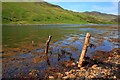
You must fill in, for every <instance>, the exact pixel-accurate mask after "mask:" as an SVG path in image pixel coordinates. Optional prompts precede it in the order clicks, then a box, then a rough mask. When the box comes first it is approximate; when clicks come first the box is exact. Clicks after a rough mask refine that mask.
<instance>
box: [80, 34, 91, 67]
mask: <svg viewBox="0 0 120 80" xmlns="http://www.w3.org/2000/svg"><path fill="white" fill-rule="evenodd" d="M89 40H90V34H89V33H87V34H86V38H85V42H84V46H83V49H82V52H81V56H80V58H79V62H78V67H82V63H83V61H84V57H85V55H86V52H87V48H88V46H89Z"/></svg>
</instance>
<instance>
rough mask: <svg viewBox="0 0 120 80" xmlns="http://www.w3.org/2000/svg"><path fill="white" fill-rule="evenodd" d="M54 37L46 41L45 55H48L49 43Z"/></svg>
mask: <svg viewBox="0 0 120 80" xmlns="http://www.w3.org/2000/svg"><path fill="white" fill-rule="evenodd" d="M51 38H52V36H49V38H48V40H47V41H46V49H45V53H46V54H48V48H49V43H50V41H51Z"/></svg>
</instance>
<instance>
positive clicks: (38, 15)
mask: <svg viewBox="0 0 120 80" xmlns="http://www.w3.org/2000/svg"><path fill="white" fill-rule="evenodd" d="M90 14H91V15H90ZM98 15H99V16H98ZM105 16H109V17H108V18H106V17H105ZM116 18H117V16H115V15H114V16H113V15H109V14H105V15H104V16H103V14H102V13H101V14H97V16H96V15H93V13H77V12H72V11H68V10H64V9H63V8H61V7H60V6H58V5H52V4H49V3H47V2H39V3H38V2H37V3H36V2H34V3H31V2H4V3H2V22H3V24H53V23H55V24H56V23H70V24H73V23H74V24H85V23H95V24H115V23H117V22H116V21H115V19H116Z"/></svg>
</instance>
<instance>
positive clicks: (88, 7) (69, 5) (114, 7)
mask: <svg viewBox="0 0 120 80" xmlns="http://www.w3.org/2000/svg"><path fill="white" fill-rule="evenodd" d="M49 3H52V4H55V5H59V6H61V7H62V8H64V9H67V10H72V11H74V12H85V11H90V12H91V11H98V12H102V13H107V14H115V15H117V14H118V2H49Z"/></svg>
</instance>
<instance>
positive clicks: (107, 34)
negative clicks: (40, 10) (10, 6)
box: [3, 24, 118, 77]
mask: <svg viewBox="0 0 120 80" xmlns="http://www.w3.org/2000/svg"><path fill="white" fill-rule="evenodd" d="M88 32H89V33H90V34H91V35H92V36H91V39H90V43H91V44H93V45H94V46H93V47H91V48H90V47H89V48H88V52H87V56H89V57H91V56H92V54H94V52H95V51H96V50H100V51H106V52H107V51H111V50H112V49H113V48H116V47H118V46H117V44H118V43H117V42H114V41H110V40H111V38H115V39H117V38H118V35H117V34H118V29H117V27H116V26H114V25H73V24H68V25H29V26H28V25H26V26H13V25H11V26H3V47H5V48H6V47H19V46H20V45H21V44H22V43H23V42H24V43H25V44H30V43H31V41H32V40H34V41H35V42H36V43H43V44H45V42H46V40H47V38H48V36H49V35H52V36H53V37H52V41H51V45H50V48H49V54H48V57H49V63H48V62H47V61H46V58H43V57H45V56H46V55H45V54H43V52H44V48H40V49H37V50H34V51H33V52H29V53H26V54H22V53H21V54H19V53H18V55H16V56H13V57H12V58H15V60H13V61H9V62H7V63H4V64H3V66H4V68H3V73H4V74H3V76H7V77H15V76H16V74H18V75H19V76H27V75H28V73H29V72H30V70H33V69H35V70H38V71H39V76H41V77H43V76H44V75H45V72H44V71H45V70H46V69H48V68H49V66H50V65H51V66H52V67H54V68H56V67H57V68H62V67H63V66H61V65H60V62H64V61H67V60H70V59H71V58H72V59H74V60H75V62H77V61H78V59H79V56H80V53H81V51H82V47H83V43H84V38H85V35H86V33H88ZM59 55H60V56H59ZM38 56H40V57H38ZM37 57H38V59H40V61H37V63H36V62H35V61H34V59H36V58H37ZM41 57H42V58H41ZM10 64H14V65H10ZM48 64H49V65H48ZM6 65H8V66H9V67H5V66H6ZM16 65H19V66H16ZM21 73H22V74H21ZM41 73H42V74H41ZM9 74H10V75H9Z"/></svg>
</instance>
